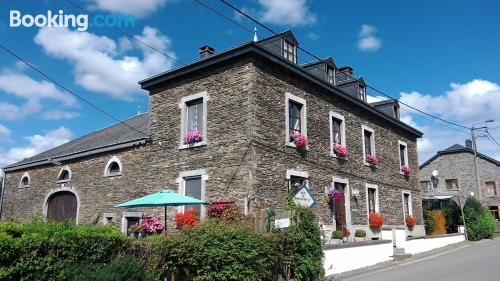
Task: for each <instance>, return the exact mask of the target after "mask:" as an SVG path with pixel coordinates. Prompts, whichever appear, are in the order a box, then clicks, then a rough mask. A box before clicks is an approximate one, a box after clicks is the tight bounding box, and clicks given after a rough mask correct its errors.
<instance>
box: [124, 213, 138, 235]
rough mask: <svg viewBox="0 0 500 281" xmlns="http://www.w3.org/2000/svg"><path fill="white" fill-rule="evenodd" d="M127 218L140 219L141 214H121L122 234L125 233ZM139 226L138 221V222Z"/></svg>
mask: <svg viewBox="0 0 500 281" xmlns="http://www.w3.org/2000/svg"><path fill="white" fill-rule="evenodd" d="M127 218H139V220H140V219H141V218H142V212H123V214H122V227H121V230H122V232H123V233H127V230H128V229H127ZM139 224H140V221H139Z"/></svg>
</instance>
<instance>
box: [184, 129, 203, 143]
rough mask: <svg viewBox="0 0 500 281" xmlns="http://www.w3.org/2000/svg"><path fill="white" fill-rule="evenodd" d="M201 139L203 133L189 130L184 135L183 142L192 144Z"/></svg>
mask: <svg viewBox="0 0 500 281" xmlns="http://www.w3.org/2000/svg"><path fill="white" fill-rule="evenodd" d="M202 140H203V134H202V133H201V132H200V131H198V130H194V131H189V132H187V133H186V135H185V136H184V144H189V145H192V144H195V143H197V142H201V141H202Z"/></svg>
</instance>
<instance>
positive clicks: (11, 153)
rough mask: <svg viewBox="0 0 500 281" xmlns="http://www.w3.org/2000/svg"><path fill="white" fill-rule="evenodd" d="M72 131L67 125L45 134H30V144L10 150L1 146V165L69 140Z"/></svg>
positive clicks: (28, 138)
mask: <svg viewBox="0 0 500 281" xmlns="http://www.w3.org/2000/svg"><path fill="white" fill-rule="evenodd" d="M71 136H72V134H71V131H70V130H68V129H66V128H65V127H59V128H58V129H55V130H52V131H48V132H47V133H46V134H45V135H33V136H28V137H26V139H27V140H28V141H29V144H28V145H26V146H20V147H13V148H10V149H8V150H3V149H1V148H0V167H3V166H6V165H9V164H12V163H15V162H17V161H20V160H22V159H24V158H28V157H31V156H34V155H36V154H38V153H40V152H43V151H45V150H48V149H51V148H53V147H56V146H58V145H61V144H63V143H66V142H68V141H69V140H70V139H71Z"/></svg>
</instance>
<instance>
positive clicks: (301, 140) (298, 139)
mask: <svg viewBox="0 0 500 281" xmlns="http://www.w3.org/2000/svg"><path fill="white" fill-rule="evenodd" d="M290 141H293V142H294V143H295V147H297V148H298V149H305V148H306V147H307V143H308V141H307V137H306V136H304V135H303V134H301V133H299V132H297V131H292V132H290Z"/></svg>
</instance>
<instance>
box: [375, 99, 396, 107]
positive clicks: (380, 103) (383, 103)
mask: <svg viewBox="0 0 500 281" xmlns="http://www.w3.org/2000/svg"><path fill="white" fill-rule="evenodd" d="M391 103H393V104H397V105H399V103H398V101H397V100H381V101H376V102H371V103H370V104H371V105H373V106H380V105H386V104H391Z"/></svg>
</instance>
